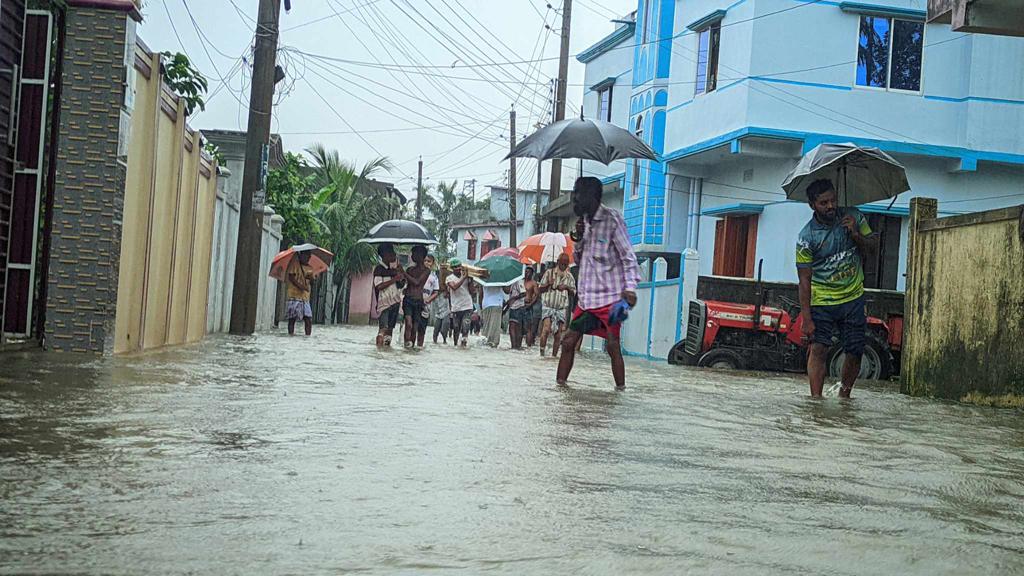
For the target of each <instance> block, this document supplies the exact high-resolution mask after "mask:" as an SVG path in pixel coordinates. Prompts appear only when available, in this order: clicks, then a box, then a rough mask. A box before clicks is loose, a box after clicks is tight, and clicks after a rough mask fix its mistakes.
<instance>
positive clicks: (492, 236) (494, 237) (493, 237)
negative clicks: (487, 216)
mask: <svg viewBox="0 0 1024 576" xmlns="http://www.w3.org/2000/svg"><path fill="white" fill-rule="evenodd" d="M492 240H500V238H499V237H498V235H497V234H496V233H495V232H494V230H488V231H487V233H486V234H484V242H488V241H492Z"/></svg>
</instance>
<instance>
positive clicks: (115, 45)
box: [45, 6, 134, 353]
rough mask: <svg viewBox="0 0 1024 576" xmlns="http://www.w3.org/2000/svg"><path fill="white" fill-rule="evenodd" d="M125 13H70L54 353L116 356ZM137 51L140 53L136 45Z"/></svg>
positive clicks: (51, 319) (54, 263)
mask: <svg viewBox="0 0 1024 576" xmlns="http://www.w3.org/2000/svg"><path fill="white" fill-rule="evenodd" d="M129 26H134V22H133V21H132V20H131V17H130V16H129V15H128V13H127V12H126V11H123V10H106V9H98V8H86V7H77V6H73V7H69V9H68V11H67V20H66V30H65V34H66V35H65V49H64V69H63V76H62V79H61V82H62V91H63V95H62V101H61V107H62V114H61V117H60V127H59V139H58V142H57V143H56V145H57V146H58V154H57V167H56V171H57V182H56V188H55V191H54V204H53V233H52V237H51V238H52V244H51V253H50V263H49V270H48V299H47V301H46V303H45V306H46V311H45V313H46V328H45V330H46V334H47V344H48V346H49V347H50V348H52V349H54V350H60V351H74V352H93V353H101V352H104V351H107V352H109V351H111V350H113V348H114V346H113V337H114V316H115V303H116V301H117V289H118V268H119V263H120V259H121V223H122V212H123V210H124V201H125V198H124V186H125V164H124V163H123V162H121V161H119V158H118V136H119V134H120V130H121V113H122V110H123V108H124V104H125V90H124V85H125V78H126V76H125V69H126V67H125V59H126V58H125V35H126V32H127V29H128V27H129ZM133 49H134V47H133Z"/></svg>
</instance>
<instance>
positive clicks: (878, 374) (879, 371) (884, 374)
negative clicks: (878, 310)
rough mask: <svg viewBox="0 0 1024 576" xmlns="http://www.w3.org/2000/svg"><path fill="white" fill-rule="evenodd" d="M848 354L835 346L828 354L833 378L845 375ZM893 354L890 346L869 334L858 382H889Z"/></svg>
mask: <svg viewBox="0 0 1024 576" xmlns="http://www.w3.org/2000/svg"><path fill="white" fill-rule="evenodd" d="M845 359H846V354H844V353H843V347H842V345H836V346H833V347H832V349H831V350H829V353H828V373H829V375H830V376H832V377H833V378H839V377H841V376H842V374H843V362H844V361H845ZM892 366H893V364H892V354H891V353H890V352H889V346H888V345H887V344H886V343H885V342H883V341H882V340H881V339H880V338H878V337H877V336H875V335H874V334H868V335H867V340H866V341H865V342H864V355H863V356H861V360H860V374H859V375H858V376H857V380H888V379H889V378H891V377H892Z"/></svg>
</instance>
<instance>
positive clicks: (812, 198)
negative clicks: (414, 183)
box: [796, 179, 878, 398]
mask: <svg viewBox="0 0 1024 576" xmlns="http://www.w3.org/2000/svg"><path fill="white" fill-rule="evenodd" d="M807 202H808V204H810V206H811V209H813V210H814V215H813V216H812V217H811V220H810V221H809V222H808V223H807V225H806V226H804V228H803V230H801V231H800V236H799V237H798V239H797V245H796V269H797V275H798V276H799V277H800V309H801V314H802V315H803V332H804V335H805V337H806V338H807V339H808V340H810V342H811V345H810V350H809V353H808V356H807V377H808V380H809V381H810V385H811V396H816V397H817V396H821V391H822V388H823V387H824V385H825V374H826V368H825V356H826V354H827V352H828V349H829V347H831V346H832V336H833V334H836V335H838V336H839V338H840V340H841V341H842V345H843V352H845V353H846V359H845V360H844V361H843V374H842V382H843V384H842V388H840V390H839V396H840V397H842V398H849V397H850V392H851V391H852V390H853V383H854V381H855V380H856V379H857V375H858V374H859V373H860V359H861V355H862V354H863V353H864V340H865V334H864V333H865V330H866V328H867V316H866V314H865V311H864V267H863V263H862V256H863V254H864V253H866V252H867V251H869V250H874V249H875V247H876V246H877V245H878V238H877V236H875V234H873V233H872V231H871V227H870V226H868V222H867V219H866V218H865V217H864V215H863V214H861V213H860V211H859V210H857V209H856V208H849V207H846V208H838V206H837V198H836V191H835V188H834V187H833V186H832V182H831V181H830V180H827V179H820V180H815V181H814V182H812V183H811V184H810V185H808V186H807Z"/></svg>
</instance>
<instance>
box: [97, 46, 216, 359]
mask: <svg viewBox="0 0 1024 576" xmlns="http://www.w3.org/2000/svg"><path fill="white" fill-rule="evenodd" d="M136 54H137V56H138V59H139V61H141V62H143V63H148V64H149V68H150V70H152V72H151V73H150V77H149V78H146V77H145V74H144V73H143V71H142V69H137V71H136V74H137V83H136V96H135V109H134V110H133V111H132V129H131V142H130V145H129V150H128V171H127V180H126V184H125V199H124V227H123V233H122V237H121V262H120V269H119V278H118V294H117V319H116V322H115V337H114V351H115V353H124V352H137V351H141V350H149V349H153V348H159V347H161V346H167V345H177V344H183V343H186V342H194V341H197V340H199V339H201V338H202V337H203V335H204V334H205V326H206V299H207V284H208V282H209V273H210V272H209V271H210V258H211V249H212V237H213V211H214V199H215V198H216V188H217V176H216V168H215V166H212V165H211V162H209V161H208V160H207V159H205V158H203V156H202V152H201V136H200V134H199V133H198V132H192V130H191V129H190V128H189V127H188V126H187V124H186V123H185V111H184V103H183V102H182V101H180V100H178V99H177V98H176V97H174V96H173V95H172V94H170V93H169V92H168V91H167V90H165V89H164V87H163V86H162V81H161V79H160V75H159V69H160V62H159V56H158V55H155V54H153V55H151V54H148V53H146V52H145V51H144V50H142V49H141V48H138V49H137V51H136ZM137 68H139V67H138V66H137ZM186 142H190V143H191V147H192V149H191V150H188V149H187V148H186Z"/></svg>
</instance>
